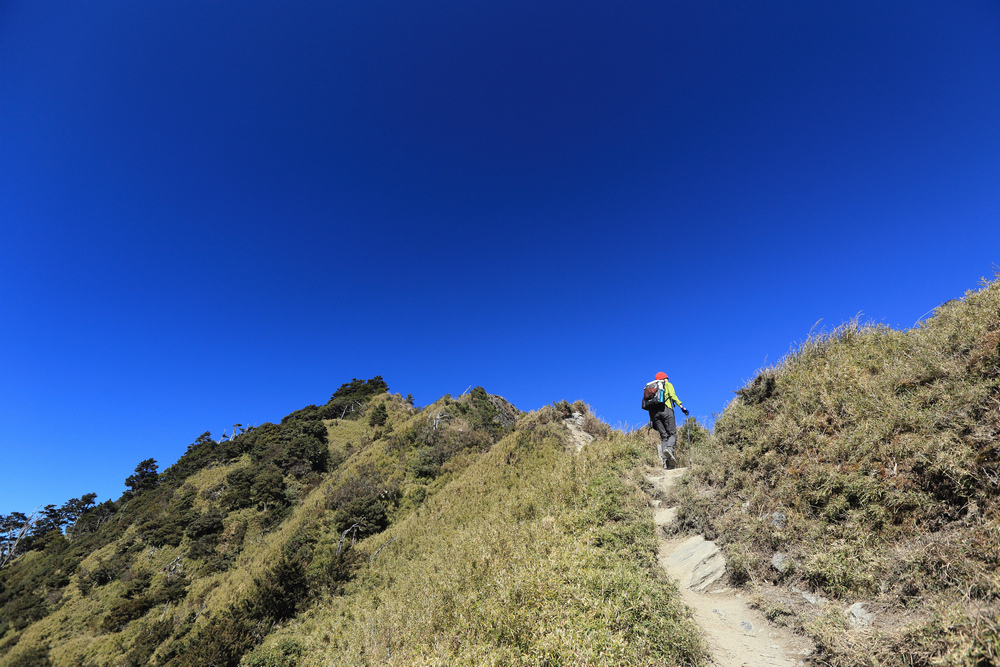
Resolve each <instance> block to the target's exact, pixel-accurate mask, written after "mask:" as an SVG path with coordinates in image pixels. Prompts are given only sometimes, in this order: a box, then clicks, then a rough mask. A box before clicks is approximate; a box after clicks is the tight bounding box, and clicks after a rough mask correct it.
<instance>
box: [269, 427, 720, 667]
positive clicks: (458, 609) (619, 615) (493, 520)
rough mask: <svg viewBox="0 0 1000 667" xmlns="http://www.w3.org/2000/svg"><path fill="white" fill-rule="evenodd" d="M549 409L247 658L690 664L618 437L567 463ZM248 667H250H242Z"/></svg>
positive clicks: (698, 651)
mask: <svg viewBox="0 0 1000 667" xmlns="http://www.w3.org/2000/svg"><path fill="white" fill-rule="evenodd" d="M553 412H554V411H553V409H551V408H547V409H544V410H542V411H541V412H540V413H537V414H533V415H531V416H529V417H527V418H525V419H523V420H522V423H521V424H520V425H519V427H518V430H517V431H516V432H515V433H513V434H512V435H510V436H508V437H507V438H505V439H504V440H502V441H501V442H500V443H499V444H498V445H497V446H495V447H494V448H493V449H492V451H490V452H489V454H487V455H486V456H484V457H483V458H482V459H480V460H478V461H477V462H476V463H474V464H473V465H472V466H470V467H469V468H468V469H467V470H466V471H465V472H464V473H463V474H462V475H460V476H458V477H456V478H455V479H454V480H453V481H452V482H451V483H450V484H449V485H448V486H447V487H446V488H444V489H443V490H442V491H441V493H439V494H438V495H437V496H435V497H434V498H432V499H430V500H429V501H428V502H426V503H425V504H424V506H423V507H421V508H420V510H419V511H417V512H415V513H414V514H412V515H410V516H408V517H407V518H406V519H405V520H404V521H402V522H400V523H399V524H397V525H395V526H393V527H392V528H390V529H389V530H388V531H386V532H385V533H383V534H381V535H378V536H375V537H372V538H370V539H369V540H368V541H367V542H365V543H362V544H361V545H359V546H360V548H361V549H362V550H364V551H365V552H366V553H371V554H372V555H373V556H374V553H375V552H376V551H377V550H378V549H379V548H381V547H382V546H383V545H387V546H385V548H384V549H382V551H379V552H378V555H377V556H374V557H373V556H370V558H371V557H373V560H372V562H371V564H370V566H369V567H368V568H366V569H365V570H364V571H363V574H362V576H360V577H359V578H358V579H357V580H356V581H355V582H353V583H352V584H351V585H350V586H349V587H348V590H347V592H346V593H345V595H343V596H340V597H335V598H331V599H329V600H326V601H324V603H323V604H321V605H320V606H318V607H317V608H315V609H313V610H311V611H310V612H309V613H308V614H306V615H305V616H304V617H303V618H300V619H297V621H296V622H295V623H292V624H291V625H289V626H288V627H286V628H284V629H283V630H282V631H281V632H278V633H276V634H275V635H274V636H273V637H271V638H270V639H269V640H268V642H267V643H266V644H265V645H264V646H262V647H261V648H259V649H258V651H257V653H256V654H255V655H253V656H251V658H250V662H253V661H255V660H260V661H261V662H260V663H259V664H270V663H266V662H264V656H271V657H272V659H273V657H274V656H275V655H277V654H279V653H280V651H281V647H282V646H285V647H286V648H287V647H288V646H289V645H290V643H291V642H293V641H298V642H300V643H301V648H302V650H303V651H304V655H305V658H304V660H303V662H302V664H303V665H326V664H369V662H372V663H380V664H381V663H385V664H396V665H415V664H440V665H444V664H469V665H485V664H494V665H507V664H529V665H538V664H553V665H555V664H618V665H626V664H629V665H634V664H665V665H669V664H677V665H679V664H695V663H696V662H698V661H699V660H700V659H702V651H703V649H702V648H701V646H700V644H699V641H698V639H697V638H696V637H697V633H696V632H695V631H694V629H693V628H692V627H691V626H690V624H689V622H688V621H687V620H686V619H685V616H684V612H683V609H682V608H681V606H680V603H679V601H678V597H677V595H676V590H675V589H674V587H673V586H672V584H670V583H669V582H668V581H667V580H666V579H665V577H664V576H663V575H662V574H661V573H660V572H659V569H658V568H657V567H656V564H655V558H654V553H653V552H654V545H653V531H652V525H651V517H650V516H649V512H648V510H647V509H646V504H645V497H644V496H643V495H642V494H641V492H640V491H639V488H638V486H636V483H635V480H634V476H635V473H634V472H633V471H634V469H635V466H636V465H637V463H639V462H640V461H641V460H644V457H645V452H646V451H647V450H646V449H645V447H644V446H643V445H642V444H641V443H640V442H639V441H638V439H636V438H625V437H623V436H621V435H617V436H612V437H611V438H610V439H602V440H598V441H597V442H595V443H594V444H593V445H591V446H590V447H588V448H587V449H585V450H584V452H583V453H582V454H581V455H580V456H575V455H573V454H572V453H568V452H567V451H565V445H564V438H565V434H564V432H563V427H562V426H561V425H559V424H558V423H556V422H554V421H552V420H553ZM253 664H258V663H256V662H253Z"/></svg>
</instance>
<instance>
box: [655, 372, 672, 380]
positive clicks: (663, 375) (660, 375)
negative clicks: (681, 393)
mask: <svg viewBox="0 0 1000 667" xmlns="http://www.w3.org/2000/svg"><path fill="white" fill-rule="evenodd" d="M656 379H657V380H668V379H670V378H668V377H667V374H666V373H662V372H661V373H657V374H656Z"/></svg>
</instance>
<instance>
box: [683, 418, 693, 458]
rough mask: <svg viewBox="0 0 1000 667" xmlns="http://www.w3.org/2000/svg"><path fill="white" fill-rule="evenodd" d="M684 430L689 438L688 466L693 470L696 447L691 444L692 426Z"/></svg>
mask: <svg viewBox="0 0 1000 667" xmlns="http://www.w3.org/2000/svg"><path fill="white" fill-rule="evenodd" d="M684 430H685V431H687V437H688V465H689V466H690V467H692V468H693V467H694V445H692V444H691V424H688V425H687V428H686V429H684Z"/></svg>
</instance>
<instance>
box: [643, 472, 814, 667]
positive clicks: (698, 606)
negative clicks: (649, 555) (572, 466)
mask: <svg viewBox="0 0 1000 667" xmlns="http://www.w3.org/2000/svg"><path fill="white" fill-rule="evenodd" d="M685 472H687V469H686V468H678V469H676V470H648V471H647V473H646V479H648V480H649V482H650V483H651V484H652V485H653V486H654V487H655V488H656V489H658V490H660V491H661V492H662V493H658V494H654V495H657V496H661V497H664V496H665V497H668V498H669V495H670V494H669V489H670V488H671V487H672V486H673V485H674V482H675V481H676V480H677V479H678V478H679V477H681V476H682V475H683V474H684V473H685ZM650 504H651V505H652V507H653V511H654V522H655V523H656V534H657V537H658V538H659V539H660V548H659V554H658V559H659V562H660V566H661V567H662V568H663V569H664V570H666V571H667V573H668V574H670V576H671V577H672V578H673V579H674V580H675V581H677V585H678V588H680V591H681V596H682V597H683V599H684V603H685V604H686V605H687V606H688V607H690V608H691V609H692V610H693V612H694V620H695V622H696V623H697V624H698V625H699V627H701V629H702V632H703V633H704V635H705V639H706V640H707V642H708V645H709V648H710V649H711V651H712V663H711V664H712V665H714V666H715V667H772V666H775V667H777V666H781V667H786V666H787V667H791V666H793V665H804V664H808V658H809V656H810V655H811V654H812V653H813V651H814V646H813V644H812V643H811V642H810V641H809V640H808V639H806V638H805V637H802V636H800V635H796V634H795V633H794V632H792V631H791V630H789V629H788V628H785V627H780V626H776V625H774V624H772V623H771V622H770V621H768V620H767V619H766V618H764V616H763V615H762V614H761V613H760V612H758V611H757V610H755V609H751V608H750V607H749V606H748V605H747V602H746V598H745V597H744V596H743V595H742V594H741V593H740V592H738V591H734V590H733V589H731V588H725V587H723V586H722V585H721V584H720V583H719V582H720V581H722V580H723V575H724V574H725V557H724V556H723V555H722V553H721V552H719V550H718V548H717V547H716V546H715V544H714V543H712V542H708V541H706V540H705V539H704V538H702V537H701V536H696V537H690V538H676V539H670V538H668V537H666V536H665V535H664V532H663V527H664V526H667V525H670V524H671V523H673V521H674V517H675V515H676V509H675V508H674V507H670V506H668V505H667V504H666V502H665V501H662V500H654V499H652V498H651V499H650Z"/></svg>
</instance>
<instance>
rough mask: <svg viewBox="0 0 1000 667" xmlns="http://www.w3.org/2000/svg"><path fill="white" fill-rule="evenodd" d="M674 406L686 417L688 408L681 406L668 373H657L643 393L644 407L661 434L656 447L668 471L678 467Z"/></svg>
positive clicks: (654, 426)
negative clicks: (675, 451) (675, 449)
mask: <svg viewBox="0 0 1000 667" xmlns="http://www.w3.org/2000/svg"><path fill="white" fill-rule="evenodd" d="M674 405H676V406H677V407H679V408H680V409H681V412H683V413H684V416H685V417H686V416H687V415H688V411H687V408H685V407H684V406H683V405H681V399H679V398H677V392H675V391H674V385H672V384H670V378H669V377H667V374H666V373H657V374H656V379H655V380H653V381H652V382H650V383H648V384H646V388H645V389H644V390H643V393H642V407H643V409H644V410H646V411H647V412H649V421H650V423H651V424H652V425H653V428H655V429H656V430H657V432H659V434H660V444H659V445H657V447H656V452H657V454H659V455H660V460H661V461H662V462H663V467H664V468H666V469H668V470H669V469H670V468H674V467H676V466H677V459H676V458H674V445H675V444H676V443H677V423H676V422H675V420H674Z"/></svg>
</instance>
